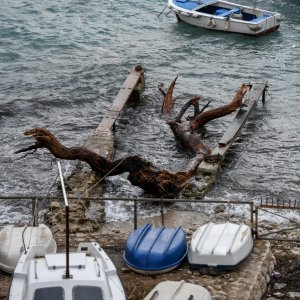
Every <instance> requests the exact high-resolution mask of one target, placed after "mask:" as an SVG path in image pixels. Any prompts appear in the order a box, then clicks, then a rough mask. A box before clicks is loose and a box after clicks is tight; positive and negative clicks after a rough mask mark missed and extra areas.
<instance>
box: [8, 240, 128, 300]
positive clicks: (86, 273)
mask: <svg viewBox="0 0 300 300" xmlns="http://www.w3.org/2000/svg"><path fill="white" fill-rule="evenodd" d="M66 264H67V263H66V254H65V253H55V254H45V248H44V247H42V246H33V247H30V248H29V249H28V251H27V253H25V252H23V254H22V256H21V258H20V260H19V262H18V264H17V267H16V269H15V272H14V277H13V280H12V284H11V287H10V292H9V300H29V299H30V300H32V299H33V300H48V299H49V300H53V299H55V300H63V299H64V300H66V299H69V300H71V299H73V300H80V299H81V300H94V299H95V300H96V299H103V300H123V299H124V300H125V299H126V297H125V292H124V289H123V286H122V284H121V281H120V279H119V277H118V275H117V271H116V268H115V266H114V264H113V263H112V261H111V260H110V259H109V257H108V256H107V255H106V253H105V252H104V251H103V249H101V247H100V246H99V245H98V244H97V243H80V244H79V246H78V249H77V252H71V253H69V269H68V270H69V274H67V273H68V272H67V271H66Z"/></svg>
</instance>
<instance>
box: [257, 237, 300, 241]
mask: <svg viewBox="0 0 300 300" xmlns="http://www.w3.org/2000/svg"><path fill="white" fill-rule="evenodd" d="M257 239H258V240H267V241H282V242H300V240H299V239H281V238H266V237H264V238H260V237H259V238H257Z"/></svg>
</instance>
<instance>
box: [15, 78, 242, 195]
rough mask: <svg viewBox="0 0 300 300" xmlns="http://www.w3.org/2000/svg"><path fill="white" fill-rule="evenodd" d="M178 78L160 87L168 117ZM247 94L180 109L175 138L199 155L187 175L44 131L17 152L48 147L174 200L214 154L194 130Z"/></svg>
mask: <svg viewBox="0 0 300 300" xmlns="http://www.w3.org/2000/svg"><path fill="white" fill-rule="evenodd" d="M176 79H177V77H176V78H175V79H174V80H173V81H172V83H171V84H170V86H169V88H168V90H167V92H164V91H163V90H162V88H161V87H160V91H161V92H162V93H163V95H164V103H163V106H162V113H163V114H169V113H170V112H171V111H172V108H173V106H174V99H173V97H172V93H173V90H174V86H175V83H176ZM246 91H247V86H246V85H242V87H241V88H240V89H239V90H238V91H237V94H236V95H235V97H234V98H233V100H232V101H231V102H230V103H229V104H227V105H223V106H220V107H218V108H215V109H211V110H208V111H204V110H205V109H206V108H207V106H208V104H209V103H208V104H206V105H205V106H204V108H203V109H202V110H201V111H200V109H199V100H200V99H201V97H198V96H197V97H194V98H193V99H191V100H190V101H189V102H187V104H186V105H185V106H184V107H183V108H182V109H181V111H180V113H179V114H178V116H177V117H176V118H175V119H174V120H173V121H170V122H169V125H170V127H171V129H172V131H173V133H174V135H175V137H176V139H177V140H178V141H179V142H180V143H181V144H182V145H183V146H184V147H186V148H187V149H188V150H190V151H192V152H194V153H195V154H196V155H195V157H194V158H193V159H192V160H191V162H190V164H189V166H188V168H187V170H186V171H184V172H177V173H172V172H169V171H167V170H159V169H157V168H156V167H155V166H154V165H152V163H150V162H148V161H146V160H144V159H143V158H141V157H139V156H136V155H135V156H125V157H123V158H121V159H118V160H115V161H110V160H107V159H105V158H104V157H102V156H100V155H98V154H96V153H94V152H93V151H90V150H88V149H86V148H84V147H66V146H64V145H63V144H61V143H60V142H59V141H58V139H57V138H56V137H55V136H54V135H53V134H52V133H51V132H50V131H48V130H47V129H44V128H34V129H31V130H28V131H26V132H25V133H24V134H25V135H27V136H32V137H33V138H34V139H35V144H34V145H32V146H29V147H27V148H23V149H20V150H18V151H16V152H15V153H24V152H26V155H27V154H29V153H28V152H29V151H31V150H33V152H35V151H36V150H37V149H39V148H46V149H48V150H49V151H50V153H51V154H52V155H53V156H54V157H56V158H60V159H67V160H80V161H85V162H86V163H88V164H89V166H90V167H91V169H92V170H94V171H95V172H96V173H97V174H99V175H102V176H112V175H117V174H121V173H125V172H128V173H129V175H128V179H129V181H130V182H131V183H132V184H133V185H136V186H138V187H140V188H142V189H144V190H145V191H147V192H148V193H151V194H154V195H158V196H164V197H175V196H176V195H177V194H178V193H179V192H180V191H181V189H182V188H183V187H184V186H185V185H186V183H187V181H188V180H189V179H190V178H191V177H192V176H194V175H195V174H196V172H197V168H198V166H199V164H200V162H201V161H202V160H203V159H205V158H206V157H207V156H209V154H210V153H211V151H210V149H209V147H208V146H207V145H206V144H205V143H204V141H203V134H201V133H200V134H199V133H197V132H195V130H196V129H199V128H201V127H203V126H204V125H205V124H206V123H207V122H209V121H211V120H213V119H216V118H220V117H223V116H225V115H228V114H230V113H232V112H234V111H235V110H237V109H238V108H239V107H241V106H242V105H243V103H242V99H243V96H244V94H245V93H246ZM190 106H193V107H194V116H192V118H191V119H190V120H182V119H183V115H184V113H185V112H186V110H187V109H188V108H189V107H190ZM33 152H32V153H33ZM26 155H25V156H26Z"/></svg>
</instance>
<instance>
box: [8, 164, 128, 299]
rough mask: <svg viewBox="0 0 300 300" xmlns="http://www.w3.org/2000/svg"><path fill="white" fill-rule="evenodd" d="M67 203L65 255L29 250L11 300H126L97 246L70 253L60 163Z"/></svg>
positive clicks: (83, 245) (16, 275) (14, 282)
mask: <svg viewBox="0 0 300 300" xmlns="http://www.w3.org/2000/svg"><path fill="white" fill-rule="evenodd" d="M58 169H59V174H60V179H61V186H62V191H63V196H64V201H65V209H66V211H65V215H66V252H65V253H52V254H47V253H46V249H45V247H43V246H32V247H26V248H25V249H24V250H23V252H22V255H21V257H20V259H19V261H18V263H17V266H16V269H15V271H14V275H13V279H12V283H11V287H10V291H9V300H53V299H55V300H125V299H126V296H125V292H124V289H123V286H122V284H121V281H120V279H119V277H118V275H117V270H116V268H115V266H114V264H113V262H112V261H111V260H110V259H109V257H108V256H107V254H106V253H105V252H104V250H103V249H102V248H101V247H100V246H99V244H97V243H80V244H79V246H78V249H77V252H70V250H69V248H70V247H69V205H68V200H67V196H66V191H65V186H64V182H63V175H62V171H61V166H60V163H59V162H58Z"/></svg>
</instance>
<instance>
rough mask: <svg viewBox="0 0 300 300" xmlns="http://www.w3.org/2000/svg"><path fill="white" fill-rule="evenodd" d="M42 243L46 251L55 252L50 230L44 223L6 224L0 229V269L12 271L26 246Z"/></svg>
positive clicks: (54, 243)
mask: <svg viewBox="0 0 300 300" xmlns="http://www.w3.org/2000/svg"><path fill="white" fill-rule="evenodd" d="M30 245H31V246H39V245H43V247H44V248H45V252H46V253H55V252H56V242H55V240H54V238H53V235H52V232H51V230H50V229H49V227H47V226H46V225H44V224H40V225H38V226H33V227H27V226H23V227H16V226H13V225H8V226H6V227H4V228H3V229H2V230H1V231H0V269H1V270H2V271H4V272H7V273H13V272H14V270H15V267H16V265H17V263H18V260H19V258H20V256H21V254H22V251H24V249H25V248H26V247H28V246H30Z"/></svg>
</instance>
